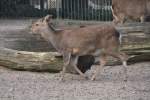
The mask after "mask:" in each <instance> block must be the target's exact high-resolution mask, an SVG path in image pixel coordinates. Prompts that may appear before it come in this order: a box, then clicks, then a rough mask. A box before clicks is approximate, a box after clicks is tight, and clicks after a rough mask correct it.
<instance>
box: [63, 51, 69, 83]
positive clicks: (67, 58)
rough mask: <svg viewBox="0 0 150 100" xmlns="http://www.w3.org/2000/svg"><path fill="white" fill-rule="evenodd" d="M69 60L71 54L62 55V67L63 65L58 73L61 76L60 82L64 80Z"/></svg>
mask: <svg viewBox="0 0 150 100" xmlns="http://www.w3.org/2000/svg"><path fill="white" fill-rule="evenodd" d="M70 59H71V53H64V54H63V60H64V65H63V68H62V71H61V72H60V75H61V76H60V81H63V80H64V75H65V72H66V68H67V66H68V65H69V64H70Z"/></svg>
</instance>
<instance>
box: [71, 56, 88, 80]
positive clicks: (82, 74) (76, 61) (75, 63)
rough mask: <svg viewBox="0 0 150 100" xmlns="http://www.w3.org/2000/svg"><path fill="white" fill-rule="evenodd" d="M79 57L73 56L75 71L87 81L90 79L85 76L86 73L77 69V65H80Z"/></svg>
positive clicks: (72, 62)
mask: <svg viewBox="0 0 150 100" xmlns="http://www.w3.org/2000/svg"><path fill="white" fill-rule="evenodd" d="M78 58H79V57H78V56H75V55H73V56H71V64H72V65H73V67H74V69H75V70H76V71H77V72H78V73H79V74H80V75H81V76H82V77H83V78H85V79H88V77H87V76H85V74H84V73H82V72H81V70H80V69H79V68H78V67H77V63H78Z"/></svg>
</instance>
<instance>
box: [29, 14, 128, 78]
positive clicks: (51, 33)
mask: <svg viewBox="0 0 150 100" xmlns="http://www.w3.org/2000/svg"><path fill="white" fill-rule="evenodd" d="M51 20H52V16H51V15H47V16H46V17H44V18H41V19H39V20H38V21H36V22H35V23H33V24H32V27H31V30H32V32H33V33H38V34H40V35H41V36H42V37H43V38H44V39H45V40H47V41H49V42H51V43H52V45H53V46H54V47H55V48H56V50H57V51H58V52H60V53H61V54H62V55H63V61H64V66H63V69H62V73H61V80H63V78H64V73H65V71H66V67H67V66H68V65H69V64H71V65H73V66H74V68H75V70H76V71H77V72H78V73H79V74H80V75H81V76H82V77H84V78H87V77H86V76H85V74H83V73H82V72H81V71H80V70H79V69H78V67H77V60H78V58H79V56H83V55H92V56H94V57H95V59H98V60H99V61H100V66H99V67H98V69H97V70H96V72H95V74H94V75H93V76H92V78H91V80H95V77H96V76H97V74H98V73H99V71H100V70H101V68H103V67H104V66H105V64H106V58H107V57H108V56H113V57H115V58H118V59H120V60H121V61H122V63H123V66H124V67H123V68H124V72H125V73H126V74H127V72H126V71H127V69H126V67H127V64H126V61H127V55H126V54H124V53H122V52H120V51H119V49H118V48H119V44H120V42H119V36H120V35H119V32H118V31H117V30H116V29H115V28H114V27H113V26H111V25H91V26H85V27H79V28H71V29H67V30H56V29H54V27H53V25H52V23H51ZM126 74H125V80H127V75H126Z"/></svg>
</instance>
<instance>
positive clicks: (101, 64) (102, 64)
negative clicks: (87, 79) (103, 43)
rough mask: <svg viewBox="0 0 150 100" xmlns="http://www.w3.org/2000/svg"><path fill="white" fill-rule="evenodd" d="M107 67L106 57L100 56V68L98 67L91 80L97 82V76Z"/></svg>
mask: <svg viewBox="0 0 150 100" xmlns="http://www.w3.org/2000/svg"><path fill="white" fill-rule="evenodd" d="M105 65H106V55H101V56H100V66H99V67H97V69H96V71H95V73H94V75H93V76H92V78H91V80H92V81H93V80H95V78H96V76H97V75H98V74H99V73H100V70H102V68H103V67H104V66H105Z"/></svg>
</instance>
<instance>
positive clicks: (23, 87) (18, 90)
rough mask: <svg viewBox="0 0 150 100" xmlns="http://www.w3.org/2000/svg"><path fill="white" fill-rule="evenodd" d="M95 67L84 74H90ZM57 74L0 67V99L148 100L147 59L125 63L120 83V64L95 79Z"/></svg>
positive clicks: (149, 90)
mask: <svg viewBox="0 0 150 100" xmlns="http://www.w3.org/2000/svg"><path fill="white" fill-rule="evenodd" d="M96 67H98V66H93V67H92V69H91V70H89V71H88V72H87V73H86V74H87V75H88V76H89V77H90V76H91V75H92V73H93V71H95V68H96ZM58 78H59V74H58V73H43V72H42V73H38V72H27V71H13V70H8V69H6V68H3V67H0V100H150V62H145V63H138V64H134V65H130V66H128V81H127V82H123V71H122V67H121V66H106V67H105V68H104V70H102V73H101V74H100V75H99V76H98V77H97V79H96V81H90V80H84V79H82V78H80V76H78V75H71V74H66V76H65V82H60V81H59V80H58Z"/></svg>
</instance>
